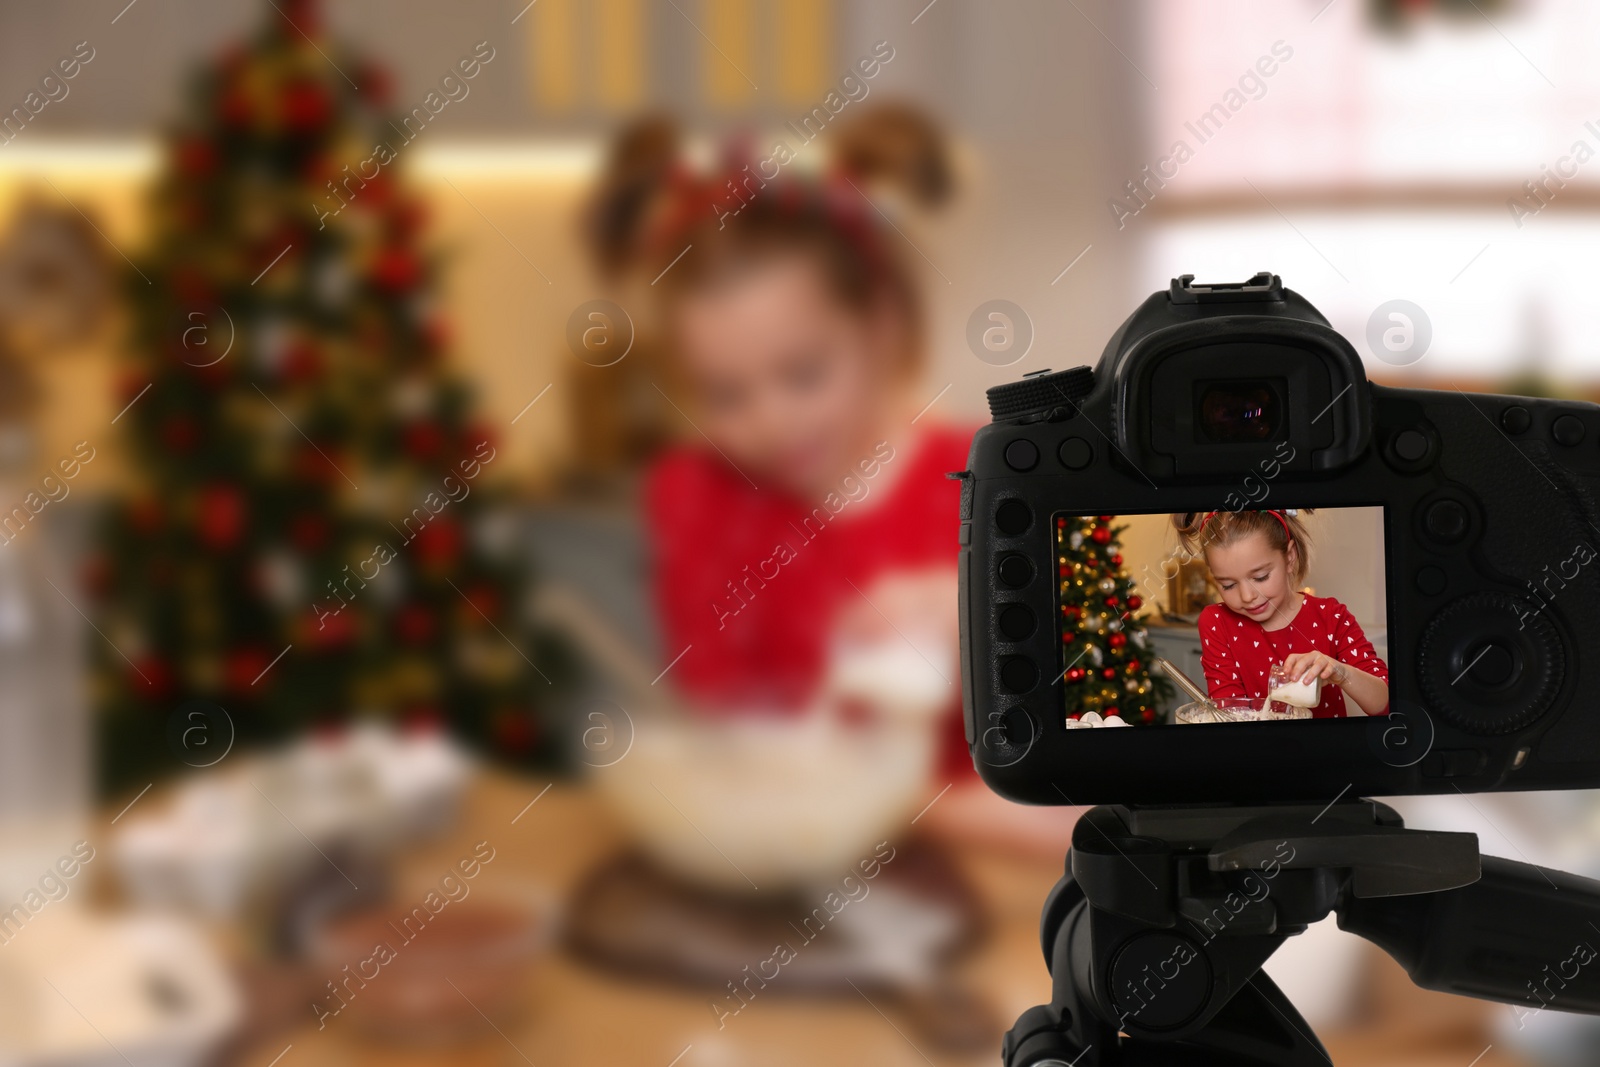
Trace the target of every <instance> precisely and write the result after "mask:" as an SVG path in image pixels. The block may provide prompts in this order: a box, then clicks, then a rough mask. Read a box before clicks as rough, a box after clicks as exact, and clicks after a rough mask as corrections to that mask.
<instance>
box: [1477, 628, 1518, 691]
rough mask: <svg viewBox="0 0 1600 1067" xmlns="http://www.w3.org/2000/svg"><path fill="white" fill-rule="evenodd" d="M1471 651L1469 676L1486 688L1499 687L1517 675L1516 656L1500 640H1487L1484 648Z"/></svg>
mask: <svg viewBox="0 0 1600 1067" xmlns="http://www.w3.org/2000/svg"><path fill="white" fill-rule="evenodd" d="M1471 652H1472V659H1471V661H1470V662H1469V665H1468V667H1467V677H1469V678H1471V679H1472V680H1473V681H1474V682H1477V683H1478V684H1479V685H1481V686H1483V687H1484V688H1485V689H1495V688H1498V687H1499V686H1502V685H1505V684H1506V683H1507V682H1509V681H1511V680H1512V678H1514V677H1515V676H1516V673H1517V661H1516V657H1515V655H1514V654H1513V653H1512V651H1511V650H1510V649H1509V648H1507V647H1506V646H1505V645H1503V644H1501V643H1500V642H1498V641H1494V640H1490V641H1487V642H1485V643H1484V645H1483V647H1482V648H1477V649H1472V650H1471Z"/></svg>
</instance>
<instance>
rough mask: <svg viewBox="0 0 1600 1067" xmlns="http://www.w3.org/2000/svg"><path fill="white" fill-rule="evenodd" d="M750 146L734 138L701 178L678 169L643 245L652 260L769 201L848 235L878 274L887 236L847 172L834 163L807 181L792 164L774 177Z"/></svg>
mask: <svg viewBox="0 0 1600 1067" xmlns="http://www.w3.org/2000/svg"><path fill="white" fill-rule="evenodd" d="M749 145H750V141H749V138H748V137H741V136H735V137H733V138H730V139H729V140H728V141H727V142H725V143H724V146H723V150H722V153H721V160H720V163H719V165H718V166H715V167H713V168H712V169H711V171H710V172H709V173H705V174H697V173H695V172H694V171H693V170H691V169H690V167H689V166H688V165H687V164H685V163H684V162H683V161H681V160H680V161H678V162H676V163H674V164H673V166H672V170H671V173H670V175H669V177H668V180H667V188H666V190H665V193H664V197H663V199H664V201H665V204H664V206H663V209H662V210H661V212H660V213H659V214H658V215H657V218H656V223H655V225H653V226H652V227H650V229H649V231H648V232H647V233H646V235H645V239H644V241H643V242H642V243H643V246H644V249H645V251H646V253H647V254H648V255H651V256H661V255H667V256H670V255H675V254H677V252H678V251H679V249H680V246H681V244H682V243H683V242H684V241H685V240H687V239H688V236H689V234H691V233H692V232H694V230H695V229H696V228H698V227H699V226H702V225H704V224H705V222H706V221H708V220H711V219H719V220H723V221H724V224H726V223H728V222H731V221H732V219H731V217H730V216H732V215H736V214H738V213H739V212H740V211H741V210H743V208H744V207H745V206H747V204H753V203H758V202H760V201H763V200H765V201H767V206H768V207H769V209H776V210H777V211H779V212H782V213H784V214H787V215H793V216H802V215H806V214H811V215H814V216H815V217H817V219H818V221H819V222H820V223H821V224H822V225H823V226H826V227H828V228H830V229H832V230H835V231H837V232H839V233H841V234H843V235H844V236H845V238H846V239H847V240H848V241H849V242H850V243H851V245H852V246H853V247H854V248H855V249H856V251H857V252H858V254H859V255H860V256H861V257H862V259H864V260H865V261H866V262H867V263H868V264H869V265H870V266H871V268H872V269H874V270H877V269H880V268H882V267H883V266H884V254H885V250H884V247H883V234H882V232H881V231H880V228H879V226H878V224H877V221H876V220H875V219H874V218H873V217H872V213H873V208H872V205H871V204H870V203H868V202H867V200H866V198H865V196H864V195H863V194H862V192H861V190H860V188H859V187H858V185H857V183H856V182H855V181H853V180H852V178H851V174H850V171H849V170H848V169H847V168H845V167H842V166H840V165H838V164H837V163H835V164H830V165H829V166H828V167H827V169H826V170H825V171H824V172H823V174H822V175H821V176H820V177H819V178H807V177H802V176H800V175H798V174H795V173H794V172H793V170H792V165H791V168H786V169H785V170H784V171H783V172H781V173H778V174H775V175H773V176H772V177H770V178H768V177H766V176H765V175H764V174H762V173H761V171H762V169H763V167H762V163H761V161H760V160H759V159H758V158H757V157H756V156H755V155H754V154H753V153H752V152H751V151H750V149H749ZM767 162H771V161H770V160H769V161H767Z"/></svg>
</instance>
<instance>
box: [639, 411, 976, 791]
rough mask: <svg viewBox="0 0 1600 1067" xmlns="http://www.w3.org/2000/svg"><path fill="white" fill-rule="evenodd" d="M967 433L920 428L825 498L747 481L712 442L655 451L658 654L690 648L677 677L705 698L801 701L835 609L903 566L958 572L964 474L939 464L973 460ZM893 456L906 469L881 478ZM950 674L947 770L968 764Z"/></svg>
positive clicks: (649, 513) (651, 487)
mask: <svg viewBox="0 0 1600 1067" xmlns="http://www.w3.org/2000/svg"><path fill="white" fill-rule="evenodd" d="M971 441H972V431H970V430H956V429H950V428H944V427H934V426H926V427H923V428H920V432H918V434H917V436H916V437H914V438H911V439H909V440H902V441H898V442H886V443H884V444H881V445H880V446H879V447H878V450H877V452H876V453H874V454H872V455H868V456H864V457H862V461H861V463H860V464H858V466H857V474H856V475H855V476H853V477H852V478H850V479H846V480H844V481H843V482H841V484H840V485H839V486H838V487H837V489H836V490H835V492H834V493H832V494H830V495H829V497H828V498H827V499H826V501H825V502H824V503H822V504H811V503H808V502H806V501H803V500H800V499H798V498H796V497H793V496H790V495H788V494H786V493H784V492H782V491H781V490H777V489H774V488H771V487H767V486H762V487H759V488H756V487H752V485H751V483H750V482H748V481H746V480H745V477H744V476H743V475H742V474H740V473H739V472H738V471H737V470H735V469H733V468H732V467H731V466H730V465H729V464H728V462H727V461H726V460H724V459H723V458H722V457H721V456H719V455H718V454H717V453H716V452H713V451H710V450H707V449H703V448H688V447H685V448H679V449H674V450H672V451H670V452H668V453H667V454H666V455H664V456H663V457H661V458H660V459H659V460H657V461H656V462H655V463H654V464H653V465H652V467H651V469H650V470H649V472H648V474H647V476H646V484H645V516H646V521H647V522H648V524H649V535H650V537H651V539H652V541H653V543H654V550H655V551H654V556H655V559H654V564H655V575H654V579H655V599H656V605H657V613H658V617H659V619H660V621H661V630H662V649H661V651H662V661H663V663H664V664H665V663H667V662H670V661H671V659H672V657H674V656H677V655H679V653H681V652H683V650H684V649H685V648H687V649H688V651H687V652H686V653H683V657H682V659H680V660H679V661H678V662H677V663H676V664H674V665H673V666H672V667H671V673H670V674H669V676H668V677H669V679H670V680H671V682H672V683H673V684H674V685H675V686H677V687H678V688H679V689H680V690H682V691H683V692H685V693H686V694H688V695H690V696H692V697H694V698H696V699H697V700H698V701H699V702H700V703H701V704H702V705H703V706H706V707H708V708H710V709H716V708H719V707H720V708H722V709H736V708H756V707H759V708H770V709H775V710H777V709H787V710H791V711H799V710H800V709H801V708H802V707H804V705H805V704H806V702H807V700H808V699H809V698H810V697H811V695H812V694H813V693H814V691H815V690H816V688H817V686H818V685H819V683H821V681H822V680H823V673H824V671H825V669H826V666H827V655H828V643H829V637H830V634H831V631H832V623H833V619H834V617H835V615H836V613H837V612H838V611H839V610H840V609H841V608H842V607H844V606H846V605H847V604H850V603H853V602H855V601H858V600H859V599H860V598H861V595H862V593H861V592H858V591H857V590H858V589H859V590H861V591H865V590H867V589H868V588H869V587H870V586H871V584H872V583H873V582H874V581H875V580H876V579H878V578H880V577H882V576H883V575H885V574H887V573H889V572H891V571H896V570H917V569H922V568H926V567H930V566H936V565H949V566H950V567H951V569H952V571H953V570H954V566H955V562H956V555H957V552H958V546H957V541H956V537H957V532H958V530H959V523H960V486H959V485H958V484H957V483H956V482H953V481H951V480H949V479H948V478H946V477H945V475H946V474H947V473H949V472H950V471H958V470H964V469H965V468H966V466H967V452H968V448H969V447H970V445H971ZM891 464H892V465H894V466H897V467H899V468H900V469H899V470H897V471H895V473H894V475H893V476H892V477H893V478H894V480H893V482H892V484H889V485H888V487H887V488H886V489H883V490H879V489H878V488H877V486H876V485H875V484H874V483H875V482H879V481H882V482H888V481H889V479H888V478H886V477H884V474H885V469H886V468H887V467H888V466H889V465H891ZM952 580H953V578H952ZM852 583H853V584H854V586H855V588H852ZM952 621H953V620H952ZM952 651H954V649H952ZM947 673H949V672H948V671H947ZM948 681H949V683H950V689H951V702H950V705H949V708H948V710H947V713H946V716H945V720H944V738H943V739H942V742H941V744H942V748H943V753H942V757H941V765H942V770H943V772H944V773H945V774H946V775H947V776H950V775H957V774H960V775H970V774H972V773H974V772H973V768H972V759H971V756H970V755H969V753H968V751H967V744H966V735H965V730H964V729H963V726H962V722H961V688H960V679H959V678H958V677H955V676H954V675H953V674H952V675H951V676H950V678H949V679H948Z"/></svg>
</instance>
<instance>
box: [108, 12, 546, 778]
mask: <svg viewBox="0 0 1600 1067" xmlns="http://www.w3.org/2000/svg"><path fill="white" fill-rule="evenodd" d="M347 72H348V77H347V76H346V73H347ZM386 81H387V78H386V75H385V73H384V72H383V71H382V70H381V69H379V68H377V67H375V66H373V65H371V64H370V63H367V62H364V61H362V60H361V59H360V58H359V57H357V56H353V55H351V54H350V53H349V52H348V51H347V50H346V49H344V48H341V47H340V46H339V45H338V44H337V43H336V42H334V41H331V40H329V39H327V38H326V37H325V36H324V35H323V34H322V33H321V31H320V29H319V25H318V20H317V12H316V11H315V9H314V6H313V5H312V4H311V3H310V2H306V0H302V2H287V0H278V2H277V3H276V4H274V5H273V6H272V8H271V10H269V13H268V18H267V24H266V25H265V26H264V27H263V29H262V30H261V31H260V32H259V33H258V35H257V36H256V37H255V38H254V39H253V40H252V41H250V42H249V43H248V44H247V45H244V46H238V47H235V48H233V49H231V50H229V51H228V52H227V53H226V54H224V55H223V56H222V57H221V58H220V60H219V61H218V62H217V63H215V64H214V65H212V66H210V67H208V68H206V69H204V70H202V71H200V72H199V73H198V75H197V76H196V77H195V79H194V82H193V84H192V86H191V87H190V89H189V96H188V104H187V107H186V108H185V112H186V113H185V116H184V118H183V119H181V120H180V122H179V124H178V125H177V126H176V127H175V128H174V129H173V130H172V131H171V133H170V135H169V136H168V138H167V139H166V144H165V160H166V163H165V168H164V171H163V173H162V175H161V177H160V178H159V180H158V182H157V185H156V188H155V190H154V193H153V196H152V199H151V204H150V214H149V220H150V236H149V239H148V241H147V246H146V249H145V251H144V253H143V255H142V256H141V257H139V259H138V262H137V265H136V266H135V268H134V270H133V271H132V272H130V273H129V274H128V276H127V282H128V292H129V294H130V298H131V301H132V305H133V314H134V328H133V337H132V342H131V344H130V346H129V348H130V354H129V356H128V358H127V360H126V363H125V366H124V373H123V374H122V376H121V389H122V396H121V399H120V401H119V406H120V405H123V404H126V405H128V406H127V408H126V409H125V410H124V413H123V414H122V415H121V416H119V419H120V426H119V429H121V430H122V431H124V441H123V444H124V446H125V450H124V451H123V452H122V455H123V456H125V457H127V458H128V459H130V460H131V462H130V463H129V464H128V467H129V469H128V471H127V474H126V476H125V478H124V482H123V484H124V491H123V493H122V495H121V497H120V499H119V500H117V501H116V502H115V504H114V506H112V507H111V508H110V509H109V512H108V514H107V515H106V517H105V521H104V523H103V524H102V527H101V530H100V535H99V539H98V552H97V554H96V556H95V557H94V558H93V559H92V560H91V564H90V569H89V574H88V575H87V583H88V585H89V587H90V589H91V590H92V592H93V593H94V594H95V595H96V598H97V601H98V603H99V605H100V616H101V618H102V620H103V622H102V623H101V630H102V631H103V633H104V634H105V636H106V638H107V642H102V643H100V644H99V645H97V653H96V657H97V665H96V666H97V678H96V689H97V697H98V704H99V706H100V708H101V711H102V718H101V729H100V738H101V745H102V752H101V777H102V781H103V783H104V784H105V785H107V786H109V787H113V788H114V787H117V786H119V785H123V784H128V783H130V782H131V781H133V780H135V779H144V780H148V777H153V776H155V775H158V774H160V773H162V772H164V771H166V770H169V769H173V768H176V767H177V766H179V764H178V763H177V762H176V761H175V760H174V758H173V753H172V752H171V751H170V749H169V748H168V740H167V738H166V736H165V733H166V723H167V720H168V717H169V716H170V715H171V714H172V712H173V711H174V710H175V709H178V708H180V707H181V706H182V705H184V704H185V702H187V701H189V700H194V699H203V700H208V701H213V702H215V703H217V704H220V705H221V706H222V707H223V708H224V709H225V710H226V711H227V712H228V714H229V717H230V718H231V720H232V722H233V724H234V726H235V728H236V730H237V731H238V735H239V739H240V741H241V742H242V743H248V742H250V741H264V740H271V739H276V738H282V737H286V736H290V735H292V734H295V733H298V732H300V731H302V730H304V729H306V728H308V727H313V726H326V725H331V724H337V723H339V722H341V721H344V720H347V719H350V718H352V717H355V716H358V715H366V714H376V715H384V716H388V717H393V718H396V719H398V720H400V721H402V722H405V723H418V722H422V723H440V724H448V725H449V727H450V728H451V729H453V730H454V731H456V732H457V733H458V734H459V735H461V736H463V737H465V738H466V739H468V740H469V742H471V743H474V744H476V745H477V746H480V747H482V748H485V749H488V750H491V751H493V752H496V753H499V754H501V755H503V756H506V757H508V758H510V759H512V760H514V761H517V762H528V761H538V760H541V759H542V758H544V757H546V756H548V755H549V754H550V753H549V751H548V750H549V747H550V746H548V745H547V744H545V742H544V739H543V735H542V731H541V730H540V728H539V716H538V714H537V712H538V709H539V707H540V706H541V705H544V704H547V703H548V701H549V700H550V698H551V696H552V695H553V694H554V692H555V691H556V689H555V686H556V684H557V683H559V682H561V680H562V675H563V673H564V669H563V664H565V663H566V662H567V657H566V656H564V655H563V654H562V653H561V650H560V649H559V647H557V645H556V643H555V642H554V641H553V640H552V639H551V638H550V637H548V636H547V635H542V634H539V633H536V632H533V631H531V630H530V628H529V627H528V626H527V625H526V624H525V623H524V622H523V621H522V617H523V615H524V608H525V604H526V599H527V597H526V594H527V590H528V584H527V582H528V577H527V575H526V574H525V573H523V568H522V564H521V562H520V561H519V560H518V559H517V558H515V541H516V537H515V531H514V529H513V528H512V526H511V516H510V515H509V514H508V513H507V512H506V511H505V510H504V509H502V508H499V507H497V505H496V502H495V499H494V493H493V490H492V489H491V488H489V484H488V483H490V482H491V481H492V472H493V468H494V466H495V460H496V457H497V452H496V447H495V442H494V434H493V432H492V431H491V430H490V429H489V428H487V427H486V426H484V425H482V424H481V423H478V422H476V421H475V420H474V418H473V413H472V410H471V401H470V397H469V395H468V391H467V389H466V388H465V387H464V385H463V384H462V383H461V382H460V381H459V380H457V379H456V378H455V377H454V376H453V375H452V374H451V373H450V372H449V371H448V370H447V368H446V365H445V361H444V357H445V347H446V331H445V327H444V323H443V322H442V320H441V318H440V316H439V313H438V309H437V306H436V305H437V299H436V296H435V289H436V288H437V284H438V264H437V262H436V261H435V260H434V259H432V258H430V257H428V256H426V255H424V254H423V253H422V252H421V251H420V250H419V247H418V236H419V230H420V227H421V225H422V222H423V207H422V203H421V201H420V199H419V198H418V197H417V196H415V195H414V194H412V193H410V192H409V191H407V190H406V189H405V188H403V187H402V185H401V183H400V181H399V179H398V176H397V171H398V169H399V167H400V164H402V163H403V162H404V160H403V158H396V153H395V152H394V151H393V150H392V149H391V150H390V152H389V153H388V156H387V158H383V157H382V156H381V155H375V153H374V145H375V143H388V142H395V141H397V140H400V138H399V137H397V136H396V132H395V131H396V130H397V129H398V127H395V126H394V125H393V124H391V123H389V122H388V121H387V116H386V115H385V109H386ZM400 143H401V145H402V149H401V151H402V152H403V144H404V142H403V141H401V142H400ZM375 159H377V160H381V165H379V166H374V165H373V163H374V160H375ZM501 462H503V460H502V461H501Z"/></svg>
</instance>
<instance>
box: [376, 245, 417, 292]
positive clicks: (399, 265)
mask: <svg viewBox="0 0 1600 1067" xmlns="http://www.w3.org/2000/svg"><path fill="white" fill-rule="evenodd" d="M421 276H422V265H421V264H420V263H418V262H417V257H416V256H414V255H412V254H411V252H410V250H409V249H406V248H400V247H396V246H394V245H390V246H389V247H387V248H385V249H384V250H383V251H381V252H379V253H378V255H377V258H376V259H375V260H374V261H373V264H372V280H373V282H375V283H376V284H377V285H378V287H379V288H381V289H387V290H388V291H389V292H391V293H403V292H405V291H407V290H409V289H411V288H413V287H415V286H416V284H417V280H418V279H419V278H420V277H421Z"/></svg>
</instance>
